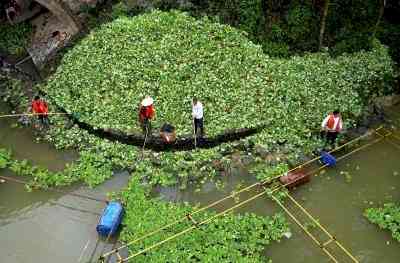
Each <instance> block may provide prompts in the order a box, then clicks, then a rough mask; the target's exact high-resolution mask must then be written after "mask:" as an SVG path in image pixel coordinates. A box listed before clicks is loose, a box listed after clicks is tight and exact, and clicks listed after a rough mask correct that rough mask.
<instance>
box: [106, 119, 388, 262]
mask: <svg viewBox="0 0 400 263" xmlns="http://www.w3.org/2000/svg"><path fill="white" fill-rule="evenodd" d="M382 128H383V127H378V128H377V129H376V130H375V131H378V130H380V129H382ZM367 136H369V135H368V134H364V135H362V136H360V137H358V138H356V139H353V140H351V141H349V142H347V143H345V144H343V145H341V146H339V147H337V148H335V149H333V150H331V151H330V152H329V153H333V152H336V151H338V150H340V149H342V148H343V147H345V146H347V145H349V144H351V143H354V142H356V141H359V140H361V139H362V138H364V137H367ZM319 159H320V157H315V158H313V159H311V160H309V161H307V162H305V163H303V164H301V165H298V166H296V167H295V168H292V169H290V170H288V172H291V171H294V170H296V169H298V168H301V167H303V166H305V165H307V164H310V163H312V162H315V161H317V160H319ZM339 159H340V158H338V160H339ZM325 167H327V165H323V166H322V167H319V168H318V169H314V170H313V171H311V172H310V173H313V172H315V171H318V170H321V169H323V168H325ZM282 175H283V174H280V175H277V176H275V177H272V178H269V179H266V180H263V181H261V182H257V183H254V184H252V185H250V186H247V187H245V188H243V189H241V190H239V191H238V192H236V193H235V194H231V195H229V196H226V197H224V198H222V199H219V200H217V201H215V202H213V203H211V204H209V205H207V206H204V207H202V208H200V209H198V210H196V211H194V212H192V213H191V215H194V214H197V213H199V212H201V211H204V210H205V209H208V208H211V207H213V206H215V205H217V204H219V203H221V202H223V201H225V200H227V199H229V198H232V197H234V196H235V195H237V194H240V193H242V192H244V191H247V190H250V189H251V188H253V187H255V186H262V185H263V184H264V183H265V182H267V181H273V180H275V179H277V178H279V177H281V176H282ZM291 183H293V182H291ZM287 185H289V183H288V184H285V185H282V186H278V187H276V188H275V189H273V190H272V191H271V193H273V192H275V191H277V190H279V189H280V188H281V187H285V186H287ZM185 219H186V216H185V217H183V218H181V219H178V220H176V221H174V222H172V223H170V224H168V225H166V226H163V227H161V228H159V229H157V230H155V231H152V232H150V233H148V234H146V235H144V236H142V237H140V238H137V239H135V240H133V241H130V242H128V243H126V244H124V245H122V246H120V247H118V248H116V249H113V250H111V251H109V252H107V253H105V254H104V255H103V257H104V258H106V257H108V256H110V255H111V254H113V253H116V252H117V251H119V250H121V249H123V248H125V247H128V246H129V245H132V244H134V243H137V242H139V241H141V240H143V239H145V238H147V237H149V236H152V235H154V234H156V233H158V232H160V231H162V230H165V229H167V228H169V227H171V226H173V225H176V224H178V223H181V222H183V221H185Z"/></svg>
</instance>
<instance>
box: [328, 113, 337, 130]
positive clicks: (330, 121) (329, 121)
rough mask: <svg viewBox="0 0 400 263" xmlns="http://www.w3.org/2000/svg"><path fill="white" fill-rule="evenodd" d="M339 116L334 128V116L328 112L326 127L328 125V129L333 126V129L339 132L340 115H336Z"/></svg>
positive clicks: (331, 128)
mask: <svg viewBox="0 0 400 263" xmlns="http://www.w3.org/2000/svg"><path fill="white" fill-rule="evenodd" d="M338 118H339V120H338V123H337V125H336V128H335V127H334V126H335V116H334V115H333V114H329V119H328V122H327V123H326V127H328V129H329V130H333V129H334V128H335V131H337V132H340V130H341V129H340V121H341V120H340V117H338Z"/></svg>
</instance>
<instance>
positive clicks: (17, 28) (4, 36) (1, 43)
mask: <svg viewBox="0 0 400 263" xmlns="http://www.w3.org/2000/svg"><path fill="white" fill-rule="evenodd" d="M32 29H33V27H32V25H31V24H30V23H28V22H27V23H20V24H17V25H10V24H7V23H1V24H0V50H6V51H7V52H8V53H10V54H12V55H17V56H19V55H22V54H23V53H24V52H25V50H24V48H25V47H27V45H28V43H29V40H30V36H31V32H32Z"/></svg>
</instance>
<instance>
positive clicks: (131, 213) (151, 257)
mask: <svg viewBox="0 0 400 263" xmlns="http://www.w3.org/2000/svg"><path fill="white" fill-rule="evenodd" d="M120 198H121V200H122V201H123V202H124V203H125V204H126V215H125V218H124V222H123V224H124V225H125V227H124V229H123V230H122V233H121V239H122V240H123V241H124V242H128V241H130V240H133V239H136V238H138V237H141V236H143V235H145V234H147V233H149V232H151V231H154V230H155V229H157V228H160V227H162V226H164V225H167V224H168V223H170V222H172V221H174V220H176V219H178V218H181V217H185V216H186V215H187V214H188V213H191V212H192V211H193V208H192V207H190V206H187V205H177V204H171V203H167V202H163V201H160V200H157V199H150V198H148V197H147V192H146V191H145V190H144V189H143V187H141V186H140V181H139V179H138V178H137V177H133V179H132V181H131V182H130V184H129V187H128V189H127V190H126V191H124V192H122V194H121V196H120ZM213 215H215V212H211V211H207V212H206V211H204V212H201V213H196V214H194V215H193V218H194V220H195V221H196V222H201V221H203V220H206V219H207V218H209V217H211V216H213ZM191 226H192V222H191V221H189V220H185V221H183V222H182V223H180V224H176V225H174V226H172V227H170V228H168V229H166V230H164V231H161V232H160V233H157V234H156V235H153V236H151V237H148V238H146V239H144V240H142V241H140V242H138V243H135V244H132V245H130V246H129V250H130V251H132V252H137V251H139V250H141V249H143V248H145V247H148V246H150V245H151V244H154V243H156V242H159V241H162V240H164V239H166V238H168V237H169V236H172V235H173V234H176V233H178V232H180V231H182V230H184V229H186V228H188V227H191ZM286 232H289V228H288V223H287V222H286V220H285V218H284V217H283V216H282V215H281V214H276V215H274V216H270V217H269V216H267V217H260V216H256V215H254V214H244V215H235V214H231V213H229V214H227V215H225V216H222V217H219V218H216V219H215V220H213V221H211V222H209V223H208V224H204V225H202V226H199V227H198V228H196V229H194V230H193V231H191V232H189V233H186V234H185V235H182V236H180V237H179V238H177V239H173V240H171V241H169V242H166V243H164V244H163V245H162V246H160V247H158V248H155V249H154V250H150V251H148V252H146V255H140V256H138V257H136V258H135V262H166V261H168V262H193V261H200V262H215V261H219V262H265V260H266V259H265V258H264V257H263V256H261V253H262V251H263V250H264V249H265V246H266V245H268V244H270V243H271V242H272V241H279V240H280V239H281V238H282V236H283V234H284V233H286Z"/></svg>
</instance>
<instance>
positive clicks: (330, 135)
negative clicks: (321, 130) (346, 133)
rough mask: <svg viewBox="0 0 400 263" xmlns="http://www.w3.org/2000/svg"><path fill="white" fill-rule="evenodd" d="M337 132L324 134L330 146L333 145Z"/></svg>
mask: <svg viewBox="0 0 400 263" xmlns="http://www.w3.org/2000/svg"><path fill="white" fill-rule="evenodd" d="M338 134H339V133H338V132H330V131H328V132H327V133H326V140H327V141H328V142H329V143H330V144H332V145H333V144H335V141H336V138H337V136H338Z"/></svg>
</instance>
